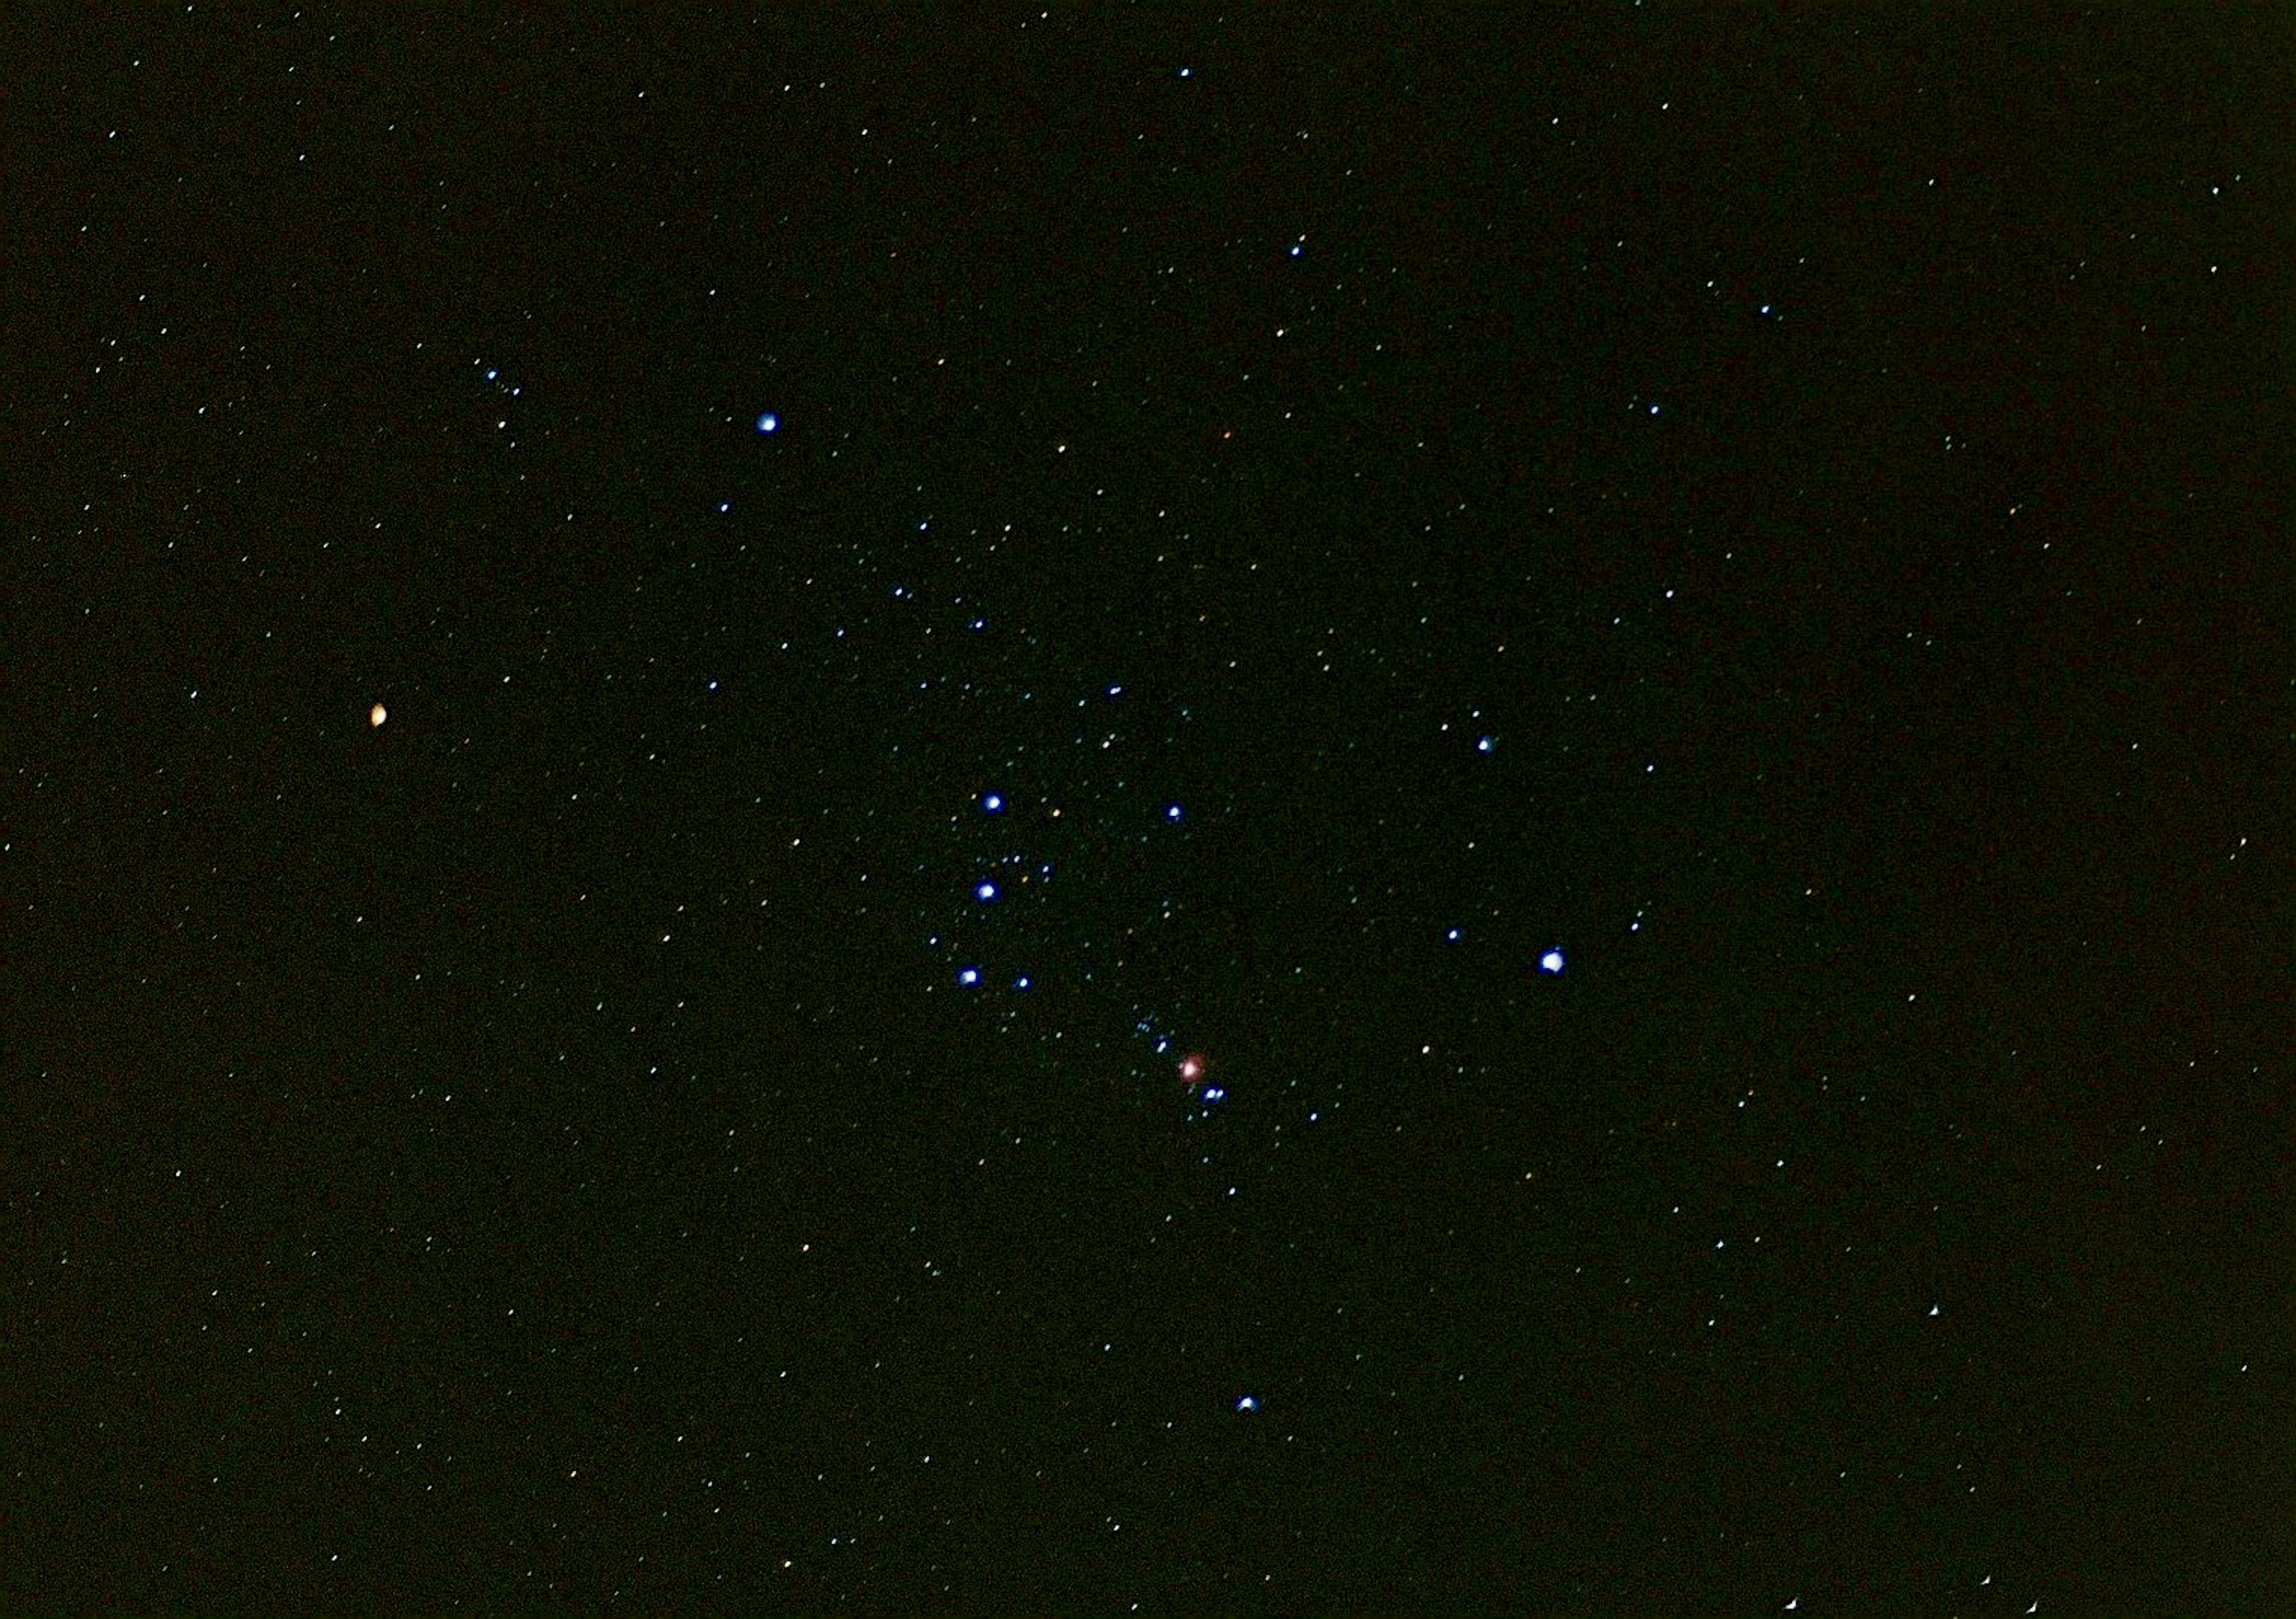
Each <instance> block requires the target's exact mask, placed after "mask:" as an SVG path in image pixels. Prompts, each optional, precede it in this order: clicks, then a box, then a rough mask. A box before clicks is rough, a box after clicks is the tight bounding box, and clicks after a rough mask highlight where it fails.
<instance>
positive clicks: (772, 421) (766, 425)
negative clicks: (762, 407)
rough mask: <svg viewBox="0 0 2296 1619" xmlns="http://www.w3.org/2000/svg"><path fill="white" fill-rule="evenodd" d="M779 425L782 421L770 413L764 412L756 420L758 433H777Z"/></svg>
mask: <svg viewBox="0 0 2296 1619" xmlns="http://www.w3.org/2000/svg"><path fill="white" fill-rule="evenodd" d="M781 425H782V419H781V418H780V417H779V416H776V415H775V414H774V413H773V412H771V411H767V412H766V413H764V414H763V415H761V416H759V417H758V431H759V432H760V433H772V432H777V431H779V430H780V429H781Z"/></svg>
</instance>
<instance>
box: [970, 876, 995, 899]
mask: <svg viewBox="0 0 2296 1619" xmlns="http://www.w3.org/2000/svg"><path fill="white" fill-rule="evenodd" d="M972 897H973V898H975V899H977V900H980V901H981V902H983V903H984V904H985V903H987V902H988V901H989V900H992V899H995V898H996V884H995V883H993V882H990V881H988V879H986V878H983V879H981V880H980V882H979V883H978V884H977V885H975V886H974V887H973V890H972Z"/></svg>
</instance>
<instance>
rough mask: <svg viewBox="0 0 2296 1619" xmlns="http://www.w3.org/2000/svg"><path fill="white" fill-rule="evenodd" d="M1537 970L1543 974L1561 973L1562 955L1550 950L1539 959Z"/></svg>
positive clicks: (1557, 951)
mask: <svg viewBox="0 0 2296 1619" xmlns="http://www.w3.org/2000/svg"><path fill="white" fill-rule="evenodd" d="M1538 970H1539V971H1541V972H1544V973H1559V972H1561V971H1562V952H1561V951H1559V950H1550V951H1548V952H1547V953H1546V954H1545V955H1543V956H1541V957H1539V958H1538Z"/></svg>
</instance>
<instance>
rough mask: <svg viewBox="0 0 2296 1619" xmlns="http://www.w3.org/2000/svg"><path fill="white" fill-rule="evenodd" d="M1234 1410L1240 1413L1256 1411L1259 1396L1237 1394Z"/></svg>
mask: <svg viewBox="0 0 2296 1619" xmlns="http://www.w3.org/2000/svg"><path fill="white" fill-rule="evenodd" d="M1235 1409H1236V1410H1240V1411H1256V1410H1259V1395H1258V1394H1238V1395H1237V1396H1236V1400H1235Z"/></svg>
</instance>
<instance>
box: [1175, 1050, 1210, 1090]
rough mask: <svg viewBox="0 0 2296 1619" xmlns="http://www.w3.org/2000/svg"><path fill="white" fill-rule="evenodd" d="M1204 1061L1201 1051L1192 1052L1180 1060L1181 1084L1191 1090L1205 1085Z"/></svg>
mask: <svg viewBox="0 0 2296 1619" xmlns="http://www.w3.org/2000/svg"><path fill="white" fill-rule="evenodd" d="M1204 1067H1205V1064H1204V1059H1203V1054H1202V1053H1201V1052H1200V1051H1191V1052H1189V1053H1188V1054H1187V1055H1186V1056H1185V1057H1183V1058H1182V1059H1180V1083H1182V1084H1184V1085H1185V1086H1187V1087H1188V1088H1189V1089H1190V1090H1193V1089H1195V1087H1196V1086H1198V1085H1200V1084H1201V1083H1204Z"/></svg>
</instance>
